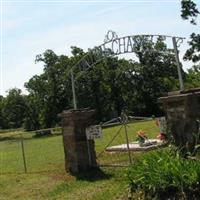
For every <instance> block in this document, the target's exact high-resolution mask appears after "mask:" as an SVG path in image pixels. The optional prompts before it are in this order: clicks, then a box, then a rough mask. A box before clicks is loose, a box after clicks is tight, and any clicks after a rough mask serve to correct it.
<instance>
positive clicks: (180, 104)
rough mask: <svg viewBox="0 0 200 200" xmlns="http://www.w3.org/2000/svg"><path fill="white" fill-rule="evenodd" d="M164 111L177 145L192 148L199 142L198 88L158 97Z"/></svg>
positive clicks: (199, 111)
mask: <svg viewBox="0 0 200 200" xmlns="http://www.w3.org/2000/svg"><path fill="white" fill-rule="evenodd" d="M159 101H160V102H162V103H163V106H164V110H165V112H166V119H167V126H168V130H169V131H170V132H171V133H172V135H173V137H174V140H175V144H176V145H177V146H180V147H183V149H184V148H185V149H186V148H187V150H191V151H192V150H193V148H194V145H195V144H196V143H199V142H200V141H199V138H198V137H199V135H198V132H199V124H198V122H197V120H198V119H200V88H198V89H193V90H188V91H178V92H171V93H168V96H166V97H161V98H160V99H159Z"/></svg>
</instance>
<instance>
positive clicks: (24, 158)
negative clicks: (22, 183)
mask: <svg viewBox="0 0 200 200" xmlns="http://www.w3.org/2000/svg"><path fill="white" fill-rule="evenodd" d="M21 147H22V158H23V163H24V172H25V173H27V167H26V156H25V151H24V140H23V137H22V135H21Z"/></svg>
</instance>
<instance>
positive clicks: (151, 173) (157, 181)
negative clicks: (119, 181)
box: [126, 150, 200, 200]
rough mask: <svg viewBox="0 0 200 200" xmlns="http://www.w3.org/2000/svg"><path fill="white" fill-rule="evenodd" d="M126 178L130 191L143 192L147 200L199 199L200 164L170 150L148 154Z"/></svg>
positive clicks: (130, 170) (137, 162) (130, 169)
mask: <svg viewBox="0 0 200 200" xmlns="http://www.w3.org/2000/svg"><path fill="white" fill-rule="evenodd" d="M126 175H127V180H128V183H129V185H130V187H131V191H132V192H141V191H142V192H143V194H144V196H145V199H162V200H164V199H191V200H195V199H200V192H199V191H200V184H199V182H200V162H199V161H195V160H187V159H183V158H180V157H175V156H173V155H172V154H171V153H170V151H169V150H159V151H154V152H150V153H148V154H145V155H144V156H142V157H141V158H139V160H137V161H136V163H135V164H134V165H132V166H131V167H130V168H129V169H128V171H127V174H126Z"/></svg>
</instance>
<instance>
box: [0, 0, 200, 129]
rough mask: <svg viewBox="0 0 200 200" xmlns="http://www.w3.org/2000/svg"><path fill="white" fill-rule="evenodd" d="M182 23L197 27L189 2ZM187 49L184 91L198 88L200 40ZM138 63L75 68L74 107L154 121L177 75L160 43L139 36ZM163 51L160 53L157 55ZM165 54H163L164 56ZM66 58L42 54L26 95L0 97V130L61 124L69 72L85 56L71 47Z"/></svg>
mask: <svg viewBox="0 0 200 200" xmlns="http://www.w3.org/2000/svg"><path fill="white" fill-rule="evenodd" d="M181 5H182V10H181V13H182V15H181V16H182V18H183V19H186V20H190V22H191V23H192V24H194V25H196V21H195V19H196V17H197V15H198V14H199V11H198V10H197V8H196V4H194V3H193V2H192V1H182V4H181ZM189 45H190V48H189V49H188V50H187V52H186V53H185V56H184V59H186V60H190V61H192V62H193V63H194V65H193V66H192V68H191V69H189V70H188V71H187V72H184V71H182V73H183V78H184V82H185V86H186V88H193V87H199V86H200V62H199V61H200V54H199V52H200V35H199V34H195V33H192V34H191V37H190V41H189ZM136 48H138V49H140V51H138V52H136V57H137V60H131V59H130V60H125V59H120V58H118V57H112V56H108V57H106V58H105V59H103V60H102V61H101V62H98V63H97V64H96V65H94V66H93V67H92V68H89V69H88V70H85V71H80V70H79V69H78V68H75V69H74V77H75V86H76V87H75V88H76V96H77V103H78V107H79V108H86V107H89V108H94V109H96V111H97V115H96V116H97V120H98V121H105V120H108V119H111V118H113V117H116V116H119V115H120V113H121V112H122V110H123V109H126V110H128V111H129V112H130V113H131V114H132V115H137V116H151V115H156V116H159V115H161V114H162V110H161V109H160V106H159V105H158V103H157V99H158V98H159V97H160V96H163V95H165V94H166V93H167V92H169V91H172V90H178V89H179V82H178V73H177V67H176V62H175V57H174V55H173V54H169V52H170V51H173V50H172V49H168V48H167V46H166V44H165V42H164V39H163V38H162V37H158V39H157V41H156V42H152V41H151V40H149V38H148V37H145V36H142V37H139V40H138V42H137V46H136ZM161 52H164V53H161ZM165 52H166V53H165ZM71 53H72V55H71V56H66V55H56V54H55V52H53V51H52V50H46V51H45V52H44V53H43V54H40V55H37V56H36V60H35V61H36V62H42V63H43V64H44V69H43V73H42V74H41V75H35V76H33V77H32V78H31V79H30V80H29V81H28V82H26V83H25V88H26V89H27V91H28V95H23V94H22V92H21V90H20V89H17V88H13V89H11V90H9V91H8V94H7V96H6V97H3V96H0V128H18V127H22V126H23V127H24V128H25V129H26V130H36V129H40V128H49V127H54V126H56V125H58V124H59V123H60V119H59V117H58V114H59V113H61V112H62V111H63V110H66V109H69V108H72V107H73V102H72V89H71V77H70V70H71V67H72V66H74V64H75V63H77V62H78V61H79V60H80V59H81V58H82V57H83V56H84V55H86V53H87V52H84V51H83V50H82V49H80V48H78V47H71Z"/></svg>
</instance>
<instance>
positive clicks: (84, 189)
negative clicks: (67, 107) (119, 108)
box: [0, 121, 159, 200]
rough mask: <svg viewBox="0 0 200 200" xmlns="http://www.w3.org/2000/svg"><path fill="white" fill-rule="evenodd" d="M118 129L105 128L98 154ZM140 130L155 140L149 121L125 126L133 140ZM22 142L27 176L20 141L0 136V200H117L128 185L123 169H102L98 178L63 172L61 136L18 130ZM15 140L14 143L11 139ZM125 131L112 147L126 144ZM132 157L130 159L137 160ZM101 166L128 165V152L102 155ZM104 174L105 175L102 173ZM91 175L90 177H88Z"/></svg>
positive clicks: (14, 134) (153, 129)
mask: <svg viewBox="0 0 200 200" xmlns="http://www.w3.org/2000/svg"><path fill="white" fill-rule="evenodd" d="M118 129H119V126H116V127H112V128H105V129H104V130H103V138H102V139H97V140H96V141H95V142H96V152H97V154H98V153H99V152H101V151H103V150H104V148H105V146H106V145H107V144H108V142H109V141H110V140H111V139H112V137H113V136H114V135H115V134H116V132H117V130H118ZM140 129H143V130H144V131H145V132H146V133H147V135H148V136H149V138H152V137H155V135H157V134H158V132H159V130H158V128H157V127H156V125H155V124H154V122H152V121H148V122H140V123H133V124H129V125H128V137H129V140H130V141H134V140H135V138H136V133H137V131H138V130H140ZM21 132H22V137H24V138H25V139H24V140H23V141H24V148H25V156H26V162H27V170H28V173H27V174H24V167H23V160H22V152H21V141H20V139H19V137H16V132H15V131H14V132H6V133H0V138H2V137H4V138H5V137H6V138H7V139H9V137H10V138H12V140H5V141H1V142H0V158H1V163H0V172H1V177H0V199H2V200H4V199H5V200H7V199H9V200H10V199H11V200H12V199H19V200H21V199H22V200H23V199H28V200H29V199H30V200H31V199H94V200H99V199H116V198H118V197H120V196H123V195H125V194H126V188H127V183H126V182H125V181H123V180H124V178H123V176H124V170H125V168H103V169H102V174H100V175H99V177H95V178H92V177H94V174H92V175H91V173H89V174H88V176H89V177H84V176H83V177H78V178H75V177H73V176H71V175H69V174H68V173H66V172H65V170H64V152H63V141H62V137H61V135H55V136H48V137H41V138H32V136H33V134H32V133H25V132H23V130H18V131H17V134H18V135H20V134H21ZM13 138H14V140H13ZM125 141H126V140H125V132H124V129H123V130H122V131H121V133H120V134H119V136H118V137H117V138H116V139H115V140H114V141H113V143H112V144H111V145H115V144H122V143H125ZM138 155H139V154H138V153H135V154H132V158H133V159H135V158H137V157H138ZM98 162H99V163H100V164H112V163H128V155H127V153H122V154H118V153H114V154H111V153H105V152H104V153H103V154H102V155H101V156H100V157H99V158H98ZM103 173H105V174H103ZM97 175H98V173H97ZM91 176H92V177H91Z"/></svg>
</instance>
